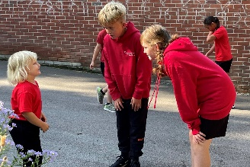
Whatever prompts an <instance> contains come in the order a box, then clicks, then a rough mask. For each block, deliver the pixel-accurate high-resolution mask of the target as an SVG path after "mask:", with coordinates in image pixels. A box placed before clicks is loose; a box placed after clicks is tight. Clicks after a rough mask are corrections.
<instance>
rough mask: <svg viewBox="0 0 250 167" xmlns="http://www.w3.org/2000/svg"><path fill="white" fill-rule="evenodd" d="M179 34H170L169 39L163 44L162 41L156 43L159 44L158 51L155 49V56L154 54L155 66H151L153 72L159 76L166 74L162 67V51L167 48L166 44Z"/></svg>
mask: <svg viewBox="0 0 250 167" xmlns="http://www.w3.org/2000/svg"><path fill="white" fill-rule="evenodd" d="M178 38H179V35H178V34H174V35H172V36H171V38H170V40H169V41H168V42H166V43H165V44H163V43H158V46H159V49H160V50H159V51H157V53H156V54H157V56H156V67H155V68H153V73H154V74H156V75H157V76H159V77H163V76H166V70H165V68H164V55H163V52H164V50H165V49H166V48H167V46H168V45H169V44H170V43H172V42H173V41H174V40H176V39H178Z"/></svg>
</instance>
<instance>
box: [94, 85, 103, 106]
mask: <svg viewBox="0 0 250 167" xmlns="http://www.w3.org/2000/svg"><path fill="white" fill-rule="evenodd" d="M101 90H102V88H100V87H97V88H96V92H97V101H98V102H99V103H100V104H103V98H104V94H102V92H101Z"/></svg>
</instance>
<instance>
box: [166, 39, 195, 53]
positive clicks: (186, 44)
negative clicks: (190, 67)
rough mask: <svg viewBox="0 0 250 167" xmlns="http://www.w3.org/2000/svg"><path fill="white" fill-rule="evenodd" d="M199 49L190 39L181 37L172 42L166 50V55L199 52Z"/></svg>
mask: <svg viewBox="0 0 250 167" xmlns="http://www.w3.org/2000/svg"><path fill="white" fill-rule="evenodd" d="M197 50H198V49H197V47H196V46H195V45H194V44H193V42H192V41H191V40H190V39H189V38H188V37H179V38H178V39H176V40H174V41H173V42H171V43H170V44H169V45H168V47H167V48H166V49H165V51H164V54H165V53H167V52H170V51H197Z"/></svg>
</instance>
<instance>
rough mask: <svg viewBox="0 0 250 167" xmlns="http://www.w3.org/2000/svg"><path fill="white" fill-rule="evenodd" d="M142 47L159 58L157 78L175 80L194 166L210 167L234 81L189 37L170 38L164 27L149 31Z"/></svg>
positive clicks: (176, 95) (143, 36) (228, 108)
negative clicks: (211, 147) (166, 77)
mask: <svg viewBox="0 0 250 167" xmlns="http://www.w3.org/2000/svg"><path fill="white" fill-rule="evenodd" d="M141 44H142V46H143V47H144V52H145V53H146V54H147V55H148V56H149V58H150V59H152V60H155V59H156V65H157V67H156V68H155V69H154V71H155V72H156V73H157V74H158V76H159V77H162V76H165V75H168V76H169V77H170V79H171V81H172V84H173V88H174V94H175V98H176V101H177V106H178V110H179V113H180V116H181V118H182V120H183V121H184V122H185V123H186V124H187V125H188V128H189V140H190V145H191V160H192V161H191V162H192V167H210V165H211V162H210V153H209V148H210V144H211V142H212V139H213V138H216V137H221V136H225V134H226V129H227V124H228V119H229V112H230V110H231V107H232V105H233V103H234V100H235V89H234V85H233V83H232V81H231V80H230V78H229V76H228V75H227V73H225V71H223V70H222V69H221V68H220V67H219V66H218V65H216V64H215V63H214V62H213V61H211V60H210V59H209V58H207V57H206V56H204V55H202V54H201V53H200V52H199V51H198V49H197V47H196V46H194V45H193V43H192V41H191V40H190V39H189V38H187V37H178V35H174V36H172V38H171V37H170V35H169V34H168V32H167V31H166V29H165V28H163V27H162V26H161V25H152V26H150V27H148V28H146V30H145V31H144V32H143V33H142V35H141ZM145 68H146V66H145ZM148 68H150V67H148ZM158 79H160V78H158ZM158 83H159V82H158ZM221 83H223V84H221ZM156 94H157V93H156Z"/></svg>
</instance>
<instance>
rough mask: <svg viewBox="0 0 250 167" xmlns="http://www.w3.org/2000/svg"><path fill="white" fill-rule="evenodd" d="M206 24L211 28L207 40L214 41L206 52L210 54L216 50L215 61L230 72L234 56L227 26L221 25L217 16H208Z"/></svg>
mask: <svg viewBox="0 0 250 167" xmlns="http://www.w3.org/2000/svg"><path fill="white" fill-rule="evenodd" d="M204 26H205V28H207V29H208V30H209V33H208V35H207V42H214V43H213V46H212V47H211V48H210V50H209V51H208V52H207V53H206V56H209V55H210V54H211V53H213V51H214V50H215V63H216V64H218V65H219V66H220V67H221V68H222V69H223V70H224V71H225V72H227V73H229V70H230V67H231V64H232V61H233V56H232V54H231V47H230V44H229V39H228V35H227V30H226V29H225V27H223V26H220V21H219V19H218V18H217V17H214V16H208V17H206V18H205V20H204Z"/></svg>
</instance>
